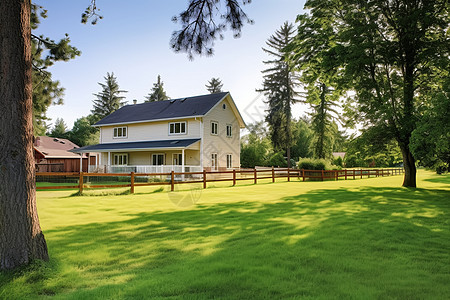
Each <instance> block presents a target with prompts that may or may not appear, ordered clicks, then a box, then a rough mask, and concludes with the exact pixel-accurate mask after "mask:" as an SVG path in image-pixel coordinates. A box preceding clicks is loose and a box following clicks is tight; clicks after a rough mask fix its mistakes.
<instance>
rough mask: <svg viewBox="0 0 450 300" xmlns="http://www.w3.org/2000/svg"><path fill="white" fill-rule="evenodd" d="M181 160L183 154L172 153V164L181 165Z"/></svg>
mask: <svg viewBox="0 0 450 300" xmlns="http://www.w3.org/2000/svg"><path fill="white" fill-rule="evenodd" d="M182 162H183V156H182V154H180V153H175V154H172V164H173V165H174V166H181V163H182Z"/></svg>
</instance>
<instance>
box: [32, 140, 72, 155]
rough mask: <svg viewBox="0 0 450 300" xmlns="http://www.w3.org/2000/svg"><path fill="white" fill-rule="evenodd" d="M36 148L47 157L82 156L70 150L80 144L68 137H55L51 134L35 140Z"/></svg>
mask: <svg viewBox="0 0 450 300" xmlns="http://www.w3.org/2000/svg"><path fill="white" fill-rule="evenodd" d="M33 146H34V150H36V151H37V152H39V153H41V154H42V155H43V156H44V157H45V158H80V155H78V154H76V153H73V152H69V150H72V149H74V148H79V146H78V145H76V144H74V143H72V142H71V141H69V140H67V139H61V138H53V137H49V136H38V137H36V139H35V140H34V145H33Z"/></svg>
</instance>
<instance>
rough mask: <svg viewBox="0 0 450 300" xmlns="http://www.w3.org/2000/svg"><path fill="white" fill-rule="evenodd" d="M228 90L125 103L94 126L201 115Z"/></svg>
mask: <svg viewBox="0 0 450 300" xmlns="http://www.w3.org/2000/svg"><path fill="white" fill-rule="evenodd" d="M227 94H228V92H222V93H216V94H208V95H202V96H195V97H187V98H179V99H172V100H164V101H155V102H148V103H141V104H134V105H126V106H124V107H122V108H120V109H118V110H116V111H115V112H113V113H112V114H110V115H109V116H107V117H105V118H103V119H102V120H100V121H98V122H97V123H96V124H95V126H101V125H109V124H111V125H112V124H121V123H131V122H144V121H154V120H165V119H175V118H183V117H193V116H203V115H205V114H206V113H207V112H208V111H210V110H211V108H213V107H214V105H215V104H217V102H219V101H220V100H222V99H223V98H224V97H225V96H226V95H227Z"/></svg>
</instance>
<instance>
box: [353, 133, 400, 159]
mask: <svg viewBox="0 0 450 300" xmlns="http://www.w3.org/2000/svg"><path fill="white" fill-rule="evenodd" d="M346 152H347V153H346V155H345V166H346V167H347V168H354V167H396V166H399V165H401V163H402V160H403V158H402V154H401V151H400V148H399V147H398V144H397V143H396V142H395V141H394V140H393V139H392V138H391V137H389V136H388V135H386V134H385V132H384V131H383V130H379V129H378V128H377V127H372V128H370V129H368V130H365V131H363V133H362V134H361V135H360V136H358V137H357V138H354V139H353V140H351V141H350V142H349V143H348V145H347V151H346Z"/></svg>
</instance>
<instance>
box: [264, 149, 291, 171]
mask: <svg viewBox="0 0 450 300" xmlns="http://www.w3.org/2000/svg"><path fill="white" fill-rule="evenodd" d="M267 165H268V166H274V167H281V168H286V167H287V161H286V158H284V155H283V153H281V152H277V153H275V154H273V155H272V156H271V157H270V158H269V160H268V161H267Z"/></svg>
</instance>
